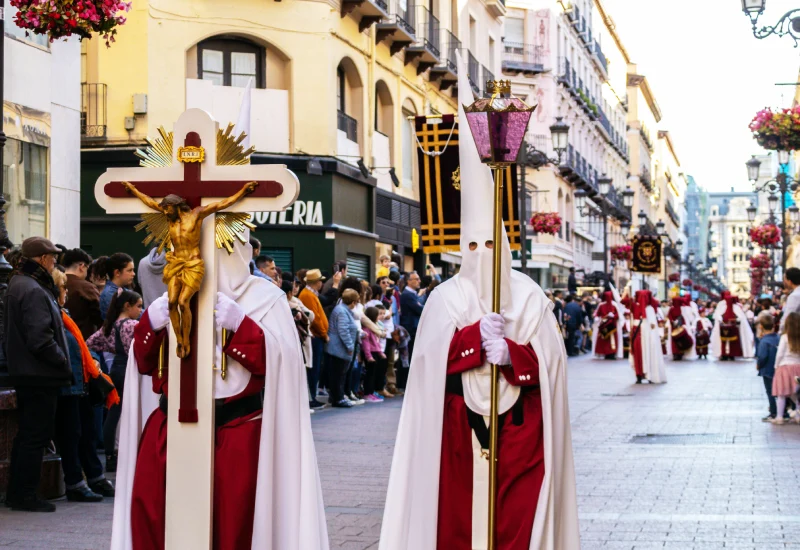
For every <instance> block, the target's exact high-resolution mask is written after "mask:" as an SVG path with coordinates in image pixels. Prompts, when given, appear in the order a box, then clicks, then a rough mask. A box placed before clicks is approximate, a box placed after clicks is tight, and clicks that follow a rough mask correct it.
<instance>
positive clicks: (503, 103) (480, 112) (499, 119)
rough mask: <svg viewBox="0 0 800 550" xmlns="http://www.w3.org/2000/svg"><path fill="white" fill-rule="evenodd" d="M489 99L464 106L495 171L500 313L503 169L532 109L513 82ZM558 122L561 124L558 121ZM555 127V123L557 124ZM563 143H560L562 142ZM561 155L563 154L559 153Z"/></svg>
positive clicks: (494, 423)
mask: <svg viewBox="0 0 800 550" xmlns="http://www.w3.org/2000/svg"><path fill="white" fill-rule="evenodd" d="M486 89H487V92H488V93H489V94H491V95H490V97H488V98H479V99H477V100H475V101H474V102H473V103H472V104H471V105H464V113H465V115H466V118H467V123H468V124H469V129H470V132H471V133H472V138H473V139H474V140H475V146H476V147H477V149H478V155H479V157H480V159H481V162H483V163H484V164H487V165H488V166H489V167H490V168H491V169H492V171H493V172H494V235H493V239H494V247H493V250H492V252H493V254H492V311H493V312H494V313H500V276H501V262H502V255H501V253H502V250H503V247H502V246H500V240H501V239H502V236H503V172H504V171H505V168H506V167H507V166H510V165H511V164H514V163H515V162H516V161H517V156H518V154H519V151H520V148H521V147H522V142H523V140H524V139H525V132H526V130H527V128H528V122H529V121H530V119H531V115H532V114H533V110H534V109H535V108H536V107H535V106H534V107H529V106H528V105H526V104H525V102H524V101H522V100H521V99H519V98H517V97H513V96H512V95H511V82H509V81H508V80H490V81H488V82H487V83H486ZM556 124H558V123H556ZM554 126H555V125H554ZM559 145H560V144H559ZM559 157H560V155H559ZM498 374H499V368H498V366H497V365H491V376H492V381H491V405H490V417H489V517H488V526H489V539H488V548H489V550H495V548H496V547H497V546H496V542H497V541H496V539H497V537H496V524H497V438H498V423H499V421H498V417H499V415H498V394H497V389H498Z"/></svg>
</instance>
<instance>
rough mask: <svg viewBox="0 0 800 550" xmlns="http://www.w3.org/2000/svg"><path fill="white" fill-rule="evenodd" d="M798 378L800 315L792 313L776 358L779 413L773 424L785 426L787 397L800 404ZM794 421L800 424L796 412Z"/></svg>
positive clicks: (773, 389) (799, 373) (774, 385)
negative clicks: (784, 414) (784, 415)
mask: <svg viewBox="0 0 800 550" xmlns="http://www.w3.org/2000/svg"><path fill="white" fill-rule="evenodd" d="M762 340H763V339H762ZM797 376H800V313H796V312H791V313H789V314H788V315H787V316H786V322H785V323H784V326H783V334H782V335H781V339H780V343H779V344H778V353H777V356H776V358H775V375H774V379H773V381H772V395H774V396H775V398H776V401H777V411H776V415H775V418H773V419H772V420H770V421H771V422H772V423H773V424H783V422H784V419H783V413H784V411H785V410H786V398H787V397H791V398H792V400H793V401H794V402H795V404H798V403H800V399H798V391H800V385H798V384H797V381H796V377H797ZM793 420H794V422H795V423H800V417H798V414H797V412H796V411H795V414H794V418H793Z"/></svg>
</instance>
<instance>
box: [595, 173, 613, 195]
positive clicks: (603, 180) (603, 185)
mask: <svg viewBox="0 0 800 550" xmlns="http://www.w3.org/2000/svg"><path fill="white" fill-rule="evenodd" d="M613 181H614V180H613V179H611V178H609V177H608V176H606V175H605V174H603V175H602V176H600V177H599V178H597V185H598V187H599V188H600V194H601V195H603V196H606V195H608V193H609V191H611V183H612V182H613Z"/></svg>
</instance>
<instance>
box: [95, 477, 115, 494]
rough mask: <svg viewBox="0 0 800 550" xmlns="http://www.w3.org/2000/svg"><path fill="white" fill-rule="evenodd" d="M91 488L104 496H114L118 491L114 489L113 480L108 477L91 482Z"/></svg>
mask: <svg viewBox="0 0 800 550" xmlns="http://www.w3.org/2000/svg"><path fill="white" fill-rule="evenodd" d="M89 489H91V490H92V491H94V492H95V493H97V494H98V495H103V496H104V497H113V496H114V494H115V493H116V491H115V490H114V485H112V484H111V482H110V481H109V480H107V479H106V478H103V479H101V480H98V481H95V482H94V483H90V484H89Z"/></svg>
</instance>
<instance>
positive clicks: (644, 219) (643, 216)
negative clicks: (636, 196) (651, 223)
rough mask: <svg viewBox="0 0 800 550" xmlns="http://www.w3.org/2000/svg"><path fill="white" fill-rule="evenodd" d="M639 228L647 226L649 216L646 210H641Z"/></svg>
mask: <svg viewBox="0 0 800 550" xmlns="http://www.w3.org/2000/svg"><path fill="white" fill-rule="evenodd" d="M638 218H639V227H640V228H641V227H644V226H645V225H647V214H645V213H644V210H639V216H638Z"/></svg>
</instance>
